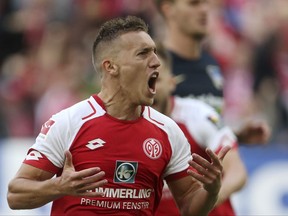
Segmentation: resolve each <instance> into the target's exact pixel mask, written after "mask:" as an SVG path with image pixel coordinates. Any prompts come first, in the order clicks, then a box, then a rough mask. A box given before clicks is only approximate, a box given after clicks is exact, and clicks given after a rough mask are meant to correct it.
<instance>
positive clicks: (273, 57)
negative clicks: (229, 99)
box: [253, 23, 288, 142]
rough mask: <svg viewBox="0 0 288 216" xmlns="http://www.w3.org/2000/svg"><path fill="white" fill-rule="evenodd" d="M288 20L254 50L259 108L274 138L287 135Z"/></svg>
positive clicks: (280, 138) (256, 93)
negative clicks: (271, 128) (271, 127)
mask: <svg viewBox="0 0 288 216" xmlns="http://www.w3.org/2000/svg"><path fill="white" fill-rule="evenodd" d="M287 26H288V23H284V24H283V26H282V27H280V28H279V30H277V31H275V32H273V34H272V35H271V36H270V37H269V38H268V39H267V40H266V41H264V42H263V43H262V44H260V45H259V46H258V47H257V49H256V50H255V53H254V54H255V59H254V62H253V72H254V80H255V82H254V91H255V97H256V99H257V103H258V107H259V110H260V111H261V112H262V113H263V115H264V116H265V117H266V118H267V119H268V121H269V122H270V124H271V125H272V126H273V129H274V131H273V132H274V133H273V134H274V139H275V140H277V141H281V142H283V141H285V140H286V141H287V139H288V135H287V134H288V133H287V132H288V28H287Z"/></svg>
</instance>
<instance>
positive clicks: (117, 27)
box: [92, 16, 148, 62]
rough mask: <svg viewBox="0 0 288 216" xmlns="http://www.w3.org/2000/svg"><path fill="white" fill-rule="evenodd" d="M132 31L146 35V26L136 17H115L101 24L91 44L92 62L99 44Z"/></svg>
mask: <svg viewBox="0 0 288 216" xmlns="http://www.w3.org/2000/svg"><path fill="white" fill-rule="evenodd" d="M134 31H144V32H146V33H148V25H147V24H146V23H145V22H144V21H143V20H142V19H141V18H139V17H136V16H127V17H117V18H114V19H111V20H108V21H106V22H105V23H103V24H102V26H101V27H100V29H99V32H98V34H97V36H96V39H95V41H94V43H93V49H92V55H93V62H94V61H95V57H96V50H97V47H98V45H99V44H100V43H101V42H109V41H112V40H114V39H116V38H117V37H119V36H120V35H122V34H124V33H128V32H134Z"/></svg>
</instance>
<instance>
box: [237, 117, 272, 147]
mask: <svg viewBox="0 0 288 216" xmlns="http://www.w3.org/2000/svg"><path fill="white" fill-rule="evenodd" d="M270 137H271V129H270V127H269V125H268V124H267V123H266V122H265V121H249V122H247V123H246V124H245V125H244V126H243V127H242V128H241V130H240V131H238V133H237V138H238V141H239V143H244V144H266V143H267V142H268V141H269V139H270Z"/></svg>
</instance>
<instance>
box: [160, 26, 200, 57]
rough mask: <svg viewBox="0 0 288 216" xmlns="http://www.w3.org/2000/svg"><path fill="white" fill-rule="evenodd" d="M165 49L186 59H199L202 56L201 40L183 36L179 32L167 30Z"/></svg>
mask: <svg viewBox="0 0 288 216" xmlns="http://www.w3.org/2000/svg"><path fill="white" fill-rule="evenodd" d="M166 35H167V36H166V38H165V40H164V45H165V47H166V48H167V49H168V50H170V51H172V52H174V53H176V54H177V55H179V56H181V57H182V58H186V59H193V60H194V59H198V58H200V56H201V42H202V41H201V40H196V39H194V38H193V37H191V36H188V35H184V34H181V33H180V32H179V31H169V30H167V34H166Z"/></svg>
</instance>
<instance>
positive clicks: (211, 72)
mask: <svg viewBox="0 0 288 216" xmlns="http://www.w3.org/2000/svg"><path fill="white" fill-rule="evenodd" d="M155 4H156V6H157V8H158V10H159V12H160V13H161V14H162V15H163V18H164V21H165V23H166V27H167V28H166V34H165V38H164V45H165V47H166V48H167V49H168V50H169V52H170V53H171V56H172V71H173V74H174V75H176V76H177V78H178V82H180V83H179V84H178V85H177V87H176V89H175V91H174V93H173V94H174V95H178V96H180V97H193V98H198V99H200V100H203V101H204V102H206V103H208V104H210V105H211V106H213V107H214V108H215V109H216V110H217V111H219V112H221V111H222V109H223V105H224V102H223V77H222V72H221V68H220V67H219V65H218V63H217V61H216V60H215V59H214V58H213V57H212V56H211V55H210V54H209V53H208V52H207V51H206V50H205V49H203V46H202V42H203V40H204V39H205V37H206V35H207V26H208V13H209V0H155ZM235 133H236V135H237V138H238V141H239V142H240V143H245V144H259V143H262V144H265V143H267V142H268V141H269V139H270V136H271V130H270V127H269V125H268V124H267V123H266V122H264V121H262V120H261V121H251V122H247V123H245V124H244V123H243V126H242V127H241V128H240V129H239V130H237V132H235Z"/></svg>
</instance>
